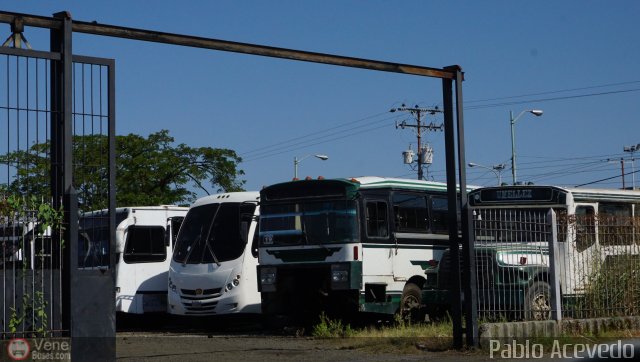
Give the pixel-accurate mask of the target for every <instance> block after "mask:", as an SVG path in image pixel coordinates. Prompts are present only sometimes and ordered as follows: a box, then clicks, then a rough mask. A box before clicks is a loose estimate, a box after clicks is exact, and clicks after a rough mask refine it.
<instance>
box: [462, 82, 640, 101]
mask: <svg viewBox="0 0 640 362" xmlns="http://www.w3.org/2000/svg"><path fill="white" fill-rule="evenodd" d="M636 83H640V80H634V81H630V82H618V83H609V84H602V85H594V86H589V87H580V88H569V89H562V90H556V91H547V92H538V93H528V94H522V95H519V96H507V97H497V98H487V99H477V100H471V101H465V104H469V103H478V102H488V101H498V100H503V99H514V98H522V97H531V96H540V95H545V94H557V93H566V92H575V91H580V90H586V89H596V88H606V87H613V86H619V85H627V84H636Z"/></svg>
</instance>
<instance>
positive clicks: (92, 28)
mask: <svg viewBox="0 0 640 362" xmlns="http://www.w3.org/2000/svg"><path fill="white" fill-rule="evenodd" d="M16 19H21V20H22V22H23V23H24V25H25V26H34V27H41V28H50V29H52V28H59V27H60V26H61V22H60V20H59V19H55V18H46V17H42V16H34V15H26V14H17V13H9V12H2V11H0V23H9V24H12V23H13V22H14V21H15V20H16ZM72 29H73V31H74V32H77V33H85V34H94V35H102V36H109V37H116V38H125V39H133V40H140V41H148V42H154V43H164V44H171V45H180V46H188V47H195V48H204V49H213V50H219V51H226V52H234V53H242V54H251V55H260V56H265V57H272V58H281V59H290V60H297V61H304V62H312V63H322V64H330V65H338V66H343V67H350V68H362V69H369V70H376V71H382V72H392V73H402V74H409V75H418V76H424V77H432V78H442V79H455V77H456V72H452V71H451V70H447V69H439V68H429V67H423V66H419V65H410V64H400V63H391V62H384V61H377V60H369V59H361V58H353V57H346V56H341V55H333V54H324V53H315V52H308V51H301V50H294V49H286V48H276V47H270V46H265V45H256V44H248V43H238V42H232V41H227V40H219V39H212V38H203V37H196V36H191V35H181V34H173V33H163V32H158V31H153V30H144V29H135V28H125V27H121V26H114V25H106V24H98V23H96V22H83V21H75V20H74V21H73V23H72Z"/></svg>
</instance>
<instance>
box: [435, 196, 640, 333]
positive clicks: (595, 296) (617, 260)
mask: <svg viewBox="0 0 640 362" xmlns="http://www.w3.org/2000/svg"><path fill="white" fill-rule="evenodd" d="M468 195H469V205H470V208H471V210H472V214H473V220H472V221H473V229H474V235H473V237H474V248H475V262H476V279H477V296H478V306H479V312H480V314H481V316H482V317H487V318H496V317H498V318H501V317H507V318H509V319H530V320H531V319H533V320H542V319H549V318H552V312H553V311H560V310H562V314H563V315H564V316H566V317H574V318H583V317H605V316H617V315H637V314H635V313H640V293H639V291H640V282H638V280H640V279H639V278H638V276H640V227H639V226H638V225H640V191H634V190H617V189H583V188H563V187H556V186H543V185H527V186H502V187H486V188H479V189H475V190H473V191H471V192H469V194H468ZM552 211H553V212H552ZM550 247H552V248H553V249H552V250H553V251H554V253H550ZM552 256H553V259H552ZM554 260H555V262H554ZM448 261H449V258H448V256H447V254H445V256H444V258H443V259H442V260H441V262H440V263H439V264H438V265H435V266H434V267H433V268H429V269H427V271H426V274H427V283H425V286H424V289H423V292H424V293H423V298H422V300H423V302H424V303H425V304H432V305H431V306H428V307H427V308H428V309H429V310H432V309H433V308H434V307H435V305H436V304H441V305H446V303H447V302H448V299H447V295H448V294H447V293H446V292H444V291H446V290H447V289H448V280H449V279H448V274H449V273H450V272H451V270H450V267H449V265H448ZM552 276H555V277H554V278H552ZM552 290H557V292H558V294H557V295H558V296H559V298H556V304H553V303H552V298H551V297H552ZM443 292H444V293H443Z"/></svg>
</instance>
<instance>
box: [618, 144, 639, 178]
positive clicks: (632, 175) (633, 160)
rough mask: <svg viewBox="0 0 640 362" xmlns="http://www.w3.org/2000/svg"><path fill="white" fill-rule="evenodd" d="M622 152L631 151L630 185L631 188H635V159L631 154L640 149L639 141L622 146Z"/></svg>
mask: <svg viewBox="0 0 640 362" xmlns="http://www.w3.org/2000/svg"><path fill="white" fill-rule="evenodd" d="M622 150H623V151H624V152H629V153H631V186H632V187H633V190H635V189H636V159H635V158H634V157H633V154H634V153H636V152H638V151H640V143H639V144H637V145H631V146H624V147H623V148H622Z"/></svg>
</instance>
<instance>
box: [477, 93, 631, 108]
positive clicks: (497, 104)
mask: <svg viewBox="0 0 640 362" xmlns="http://www.w3.org/2000/svg"><path fill="white" fill-rule="evenodd" d="M638 91H640V88H634V89H624V90H617V91H609V92H599V93H588V94H578V95H573V96H563V97H552V98H540V99H529V100H523V101H514V102H504V103H495V104H485V105H478V106H470V107H465V108H464V109H466V110H474V109H483V108H494V107H503V106H512V105H516V104H523V103H542V102H550V101H559V100H564V99H576V98H585V97H595V96H603V95H611V94H620V93H630V92H638Z"/></svg>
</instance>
